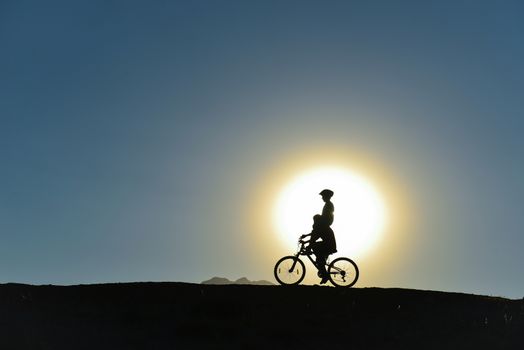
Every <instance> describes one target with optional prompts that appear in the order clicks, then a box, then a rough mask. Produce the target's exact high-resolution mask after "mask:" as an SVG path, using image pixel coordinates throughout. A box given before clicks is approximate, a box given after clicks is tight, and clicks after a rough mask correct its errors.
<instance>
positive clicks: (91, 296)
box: [0, 283, 524, 350]
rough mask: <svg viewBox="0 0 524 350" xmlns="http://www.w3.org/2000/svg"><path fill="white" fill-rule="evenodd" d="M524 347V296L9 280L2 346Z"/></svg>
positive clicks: (0, 306)
mask: <svg viewBox="0 0 524 350" xmlns="http://www.w3.org/2000/svg"><path fill="white" fill-rule="evenodd" d="M195 348H209V349H211V348H212V349H268V350H274V349H281V348H288V349H300V348H302V349H313V348H324V349H330V348H331V349H407V348H417V349H524V301H523V300H508V299H503V298H495V297H485V296H477V295H468V294H459V293H443V292H432V291H420V290H409V289H380V288H363V289H359V288H351V289H336V288H327V287H316V286H298V287H280V286H247V285H246V286H241V285H225V286H216V285H198V284H186V283H123V284H100V285H80V286H31V285H22V284H4V285H0V349H2V350H4V349H5V350H10V349H13V350H14V349H68V350H73V349H97V350H98V349H195Z"/></svg>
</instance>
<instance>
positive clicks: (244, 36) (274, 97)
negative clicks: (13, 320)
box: [0, 1, 524, 298]
mask: <svg viewBox="0 0 524 350" xmlns="http://www.w3.org/2000/svg"><path fill="white" fill-rule="evenodd" d="M523 16H524V5H523V4H522V2H521V1H503V2H500V1H433V2H424V4H423V2H421V1H412V2H401V1H397V2H394V3H393V2H391V1H382V2H381V1H186V2H181V1H141V2H139V1H77V2H72V1H63V2H58V1H46V2H42V1H2V2H0V122H1V124H0V161H1V167H2V168H1V171H0V242H1V244H0V281H1V282H24V283H33V284H43V283H57V284H76V283H93V282H110V281H158V280H165V281H187V282H200V281H202V280H204V279H207V278H209V277H212V276H215V275H218V276H225V277H229V278H232V279H234V278H238V277H241V276H247V277H249V278H250V279H262V278H265V279H270V280H272V268H273V264H274V262H275V260H276V258H278V257H279V256H280V255H282V254H283V253H285V252H286V251H287V253H291V251H288V250H289V249H288V250H286V248H285V247H281V246H279V244H280V243H279V242H277V238H276V234H275V233H274V232H270V230H267V231H268V232H264V233H256V232H257V229H258V230H261V228H260V227H258V228H257V227H254V226H256V224H254V223H253V222H250V219H249V218H250V217H251V216H250V215H251V214H250V213H252V212H253V211H255V212H259V218H258V220H259V221H264V220H267V221H270V220H271V219H270V217H269V213H267V212H266V211H264V209H263V208H257V207H253V205H254V204H253V203H257V199H254V198H255V197H256V196H257V194H256V192H257V191H258V190H259V189H260V188H263V186H265V184H267V183H268V181H269V182H271V181H273V180H272V178H271V176H272V175H271V174H275V173H278V171H279V169H280V168H281V167H283V166H284V165H285V164H289V162H290V161H292V160H293V159H298V158H300V159H304V158H307V157H308V155H309V154H314V152H315V151H316V150H319V149H322V150H327V151H325V152H328V153H329V152H332V153H333V154H338V155H344V154H348V155H349V154H352V155H357V157H358V158H359V159H361V160H362V159H363V160H364V162H368V163H369V164H375V168H376V169H380V174H381V175H380V178H381V180H380V181H383V182H384V183H389V184H390V186H392V187H393V191H394V192H395V193H396V196H397V197H398V198H397V199H398V201H399V202H403V203H408V204H406V208H407V209H406V212H405V213H404V218H403V220H404V226H403V228H402V232H400V231H399V232H398V233H397V236H395V234H394V233H393V232H386V233H385V234H384V235H385V237H388V238H387V240H386V239H385V240H384V243H383V244H382V245H381V246H380V248H377V251H376V253H375V255H373V254H372V255H370V256H369V257H368V258H367V259H364V260H363V261H359V265H360V267H361V270H362V279H361V281H360V282H359V284H358V285H357V286H360V287H366V286H378V287H405V288H421V289H437V290H447V291H459V292H471V293H479V294H489V295H501V296H507V297H512V298H521V297H522V296H524V279H523V278H522V267H523V266H524V254H522V250H523V247H524V232H523V227H524V225H523V214H524V212H523V204H522V202H523V199H524V186H523V185H522V180H523V179H524V158H523V155H522V150H523V149H524V137H523V136H522V133H523V131H524V116H523V112H522V111H523V110H524V65H523V64H522V62H524V40H523V38H524V22H523V21H522V18H523ZM351 162H352V160H351V159H349V158H348V160H347V163H348V164H349V165H350V166H351ZM297 175H298V174H297ZM275 181H277V180H275ZM275 181H273V182H275ZM262 183H263V184H262ZM272 185H274V186H277V184H276V182H275V183H272ZM378 186H379V187H380V183H379V184H378ZM318 190H319V189H316V188H315V189H312V196H315V195H316V193H317V192H318ZM268 195H271V194H268ZM397 199H395V200H394V201H393V202H395V201H396V200H397ZM334 202H335V205H336V201H335V199H334ZM321 205H322V203H321V202H320V200H319V210H320V208H321ZM394 212H395V208H392V213H394ZM266 215H267V216H266ZM307 215H308V217H309V213H308V214H307ZM335 220H336V219H335ZM261 235H262V236H263V237H261ZM273 241H274V242H275V244H274V245H275V248H274V250H272V249H271V242H273ZM390 245H391V247H393V246H395V248H394V249H393V248H391V249H393V250H391V251H389V253H388V247H389V246H390ZM399 247H400V248H399Z"/></svg>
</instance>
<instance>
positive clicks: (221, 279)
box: [201, 277, 275, 286]
mask: <svg viewBox="0 0 524 350" xmlns="http://www.w3.org/2000/svg"><path fill="white" fill-rule="evenodd" d="M201 283H202V284H251V285H258V286H274V285H275V284H274V283H271V282H269V281H266V280H259V281H250V280H248V279H247V278H246V277H241V278H239V279H237V280H235V281H230V280H229V279H227V278H225V277H213V278H210V279H208V280H205V281H203V282H201Z"/></svg>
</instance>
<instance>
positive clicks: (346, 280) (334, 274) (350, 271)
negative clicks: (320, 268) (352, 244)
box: [328, 258, 359, 287]
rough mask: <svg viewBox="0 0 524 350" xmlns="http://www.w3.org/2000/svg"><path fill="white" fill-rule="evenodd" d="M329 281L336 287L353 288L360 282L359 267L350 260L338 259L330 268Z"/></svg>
mask: <svg viewBox="0 0 524 350" xmlns="http://www.w3.org/2000/svg"><path fill="white" fill-rule="evenodd" d="M328 274H329V280H330V281H331V283H333V285H335V286H336V287H351V286H352V285H354V284H355V283H357V280H358V274H359V272H358V266H357V264H355V262H354V261H353V260H351V259H348V258H337V259H335V260H333V261H332V262H331V264H329V266H328Z"/></svg>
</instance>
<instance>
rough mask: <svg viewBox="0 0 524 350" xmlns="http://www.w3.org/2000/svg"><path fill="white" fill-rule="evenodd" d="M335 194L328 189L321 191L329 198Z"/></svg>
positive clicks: (323, 195)
mask: <svg viewBox="0 0 524 350" xmlns="http://www.w3.org/2000/svg"><path fill="white" fill-rule="evenodd" d="M333 194H334V193H333V191H331V190H328V189H325V190H322V192H320V193H319V195H321V196H322V197H328V198H331V197H333Z"/></svg>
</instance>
